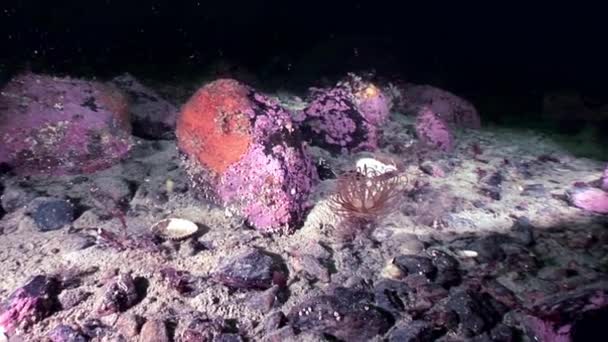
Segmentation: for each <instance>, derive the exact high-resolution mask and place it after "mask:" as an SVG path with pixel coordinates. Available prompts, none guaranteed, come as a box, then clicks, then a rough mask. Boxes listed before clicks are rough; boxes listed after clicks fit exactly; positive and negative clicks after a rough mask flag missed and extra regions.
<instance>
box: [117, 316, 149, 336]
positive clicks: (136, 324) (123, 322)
mask: <svg viewBox="0 0 608 342" xmlns="http://www.w3.org/2000/svg"><path fill="white" fill-rule="evenodd" d="M143 321H144V319H143V318H142V317H141V316H138V315H135V314H129V313H125V314H122V315H120V316H119V317H118V320H117V321H116V324H115V325H114V327H115V328H116V330H118V332H119V333H120V334H121V335H122V336H124V337H126V338H128V339H129V340H131V339H134V338H135V337H136V336H137V335H138V334H139V330H140V329H141V326H142V324H143Z"/></svg>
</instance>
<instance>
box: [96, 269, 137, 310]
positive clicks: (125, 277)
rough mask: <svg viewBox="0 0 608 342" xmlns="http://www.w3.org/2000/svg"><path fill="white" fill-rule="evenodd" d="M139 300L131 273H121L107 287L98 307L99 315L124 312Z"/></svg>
mask: <svg viewBox="0 0 608 342" xmlns="http://www.w3.org/2000/svg"><path fill="white" fill-rule="evenodd" d="M139 300H140V298H139V293H138V291H137V288H136V286H135V282H134V281H133V278H132V277H131V275H130V274H129V273H121V274H119V275H118V276H116V277H115V278H114V279H113V280H112V281H111V282H110V283H109V284H108V285H106V286H105V288H104V290H103V294H102V297H101V298H100V299H99V301H98V303H97V305H96V307H97V313H98V314H100V315H109V314H112V313H118V312H123V311H125V310H127V309H128V308H130V307H132V306H133V305H135V304H136V303H137V302H138V301H139Z"/></svg>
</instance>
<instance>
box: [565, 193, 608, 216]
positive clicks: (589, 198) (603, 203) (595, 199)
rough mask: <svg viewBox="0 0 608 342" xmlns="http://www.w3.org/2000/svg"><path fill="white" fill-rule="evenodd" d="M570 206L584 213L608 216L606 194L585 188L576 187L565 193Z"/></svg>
mask: <svg viewBox="0 0 608 342" xmlns="http://www.w3.org/2000/svg"><path fill="white" fill-rule="evenodd" d="M567 197H568V200H569V201H570V204H572V205H573V206H575V207H577V208H581V209H583V210H586V211H591V212H594V213H598V214H608V192H606V191H604V190H602V189H598V188H592V187H587V186H576V187H574V188H573V189H571V190H570V191H568V192H567Z"/></svg>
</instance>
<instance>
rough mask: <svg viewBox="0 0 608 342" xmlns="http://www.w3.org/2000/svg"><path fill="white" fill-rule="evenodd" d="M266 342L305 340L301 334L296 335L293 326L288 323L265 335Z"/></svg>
mask: <svg viewBox="0 0 608 342" xmlns="http://www.w3.org/2000/svg"><path fill="white" fill-rule="evenodd" d="M263 341H264V342H287V341H294V342H295V341H303V339H302V338H301V336H296V332H295V331H294V330H293V327H292V326H290V325H288V326H286V327H283V328H281V329H278V330H275V331H272V332H270V333H268V334H267V335H266V336H264V339H263Z"/></svg>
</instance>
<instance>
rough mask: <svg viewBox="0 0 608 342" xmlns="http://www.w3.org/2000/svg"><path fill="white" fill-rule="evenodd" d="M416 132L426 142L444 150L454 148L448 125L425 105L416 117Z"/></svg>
mask: <svg viewBox="0 0 608 342" xmlns="http://www.w3.org/2000/svg"><path fill="white" fill-rule="evenodd" d="M415 127H416V134H417V135H418V138H419V139H420V140H421V141H422V142H423V143H425V144H428V145H431V146H434V147H437V148H439V149H441V150H443V151H446V152H447V151H451V150H452V149H453V148H454V141H453V138H452V133H451V132H450V129H449V127H448V125H447V124H446V123H445V122H444V121H443V120H442V119H441V118H440V117H439V116H438V115H437V114H436V113H435V112H434V111H433V110H432V109H430V108H428V107H424V108H422V110H421V111H420V113H419V114H418V117H417V119H416V125H415Z"/></svg>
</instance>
